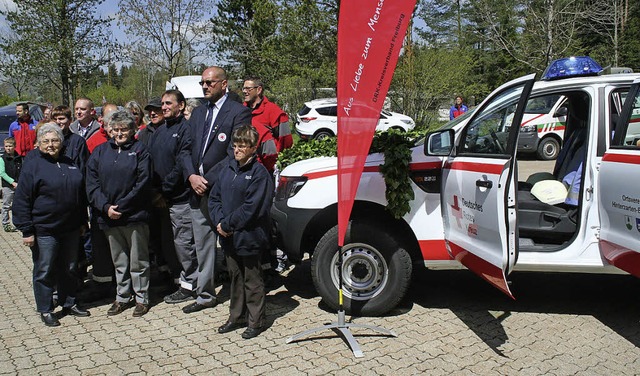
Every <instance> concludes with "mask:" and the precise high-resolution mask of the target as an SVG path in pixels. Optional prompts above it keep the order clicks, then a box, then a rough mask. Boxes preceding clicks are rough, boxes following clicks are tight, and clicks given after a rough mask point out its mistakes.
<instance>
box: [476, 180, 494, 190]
mask: <svg viewBox="0 0 640 376" xmlns="http://www.w3.org/2000/svg"><path fill="white" fill-rule="evenodd" d="M476 187H481V188H489V189H490V188H491V187H493V182H492V181H491V180H476Z"/></svg>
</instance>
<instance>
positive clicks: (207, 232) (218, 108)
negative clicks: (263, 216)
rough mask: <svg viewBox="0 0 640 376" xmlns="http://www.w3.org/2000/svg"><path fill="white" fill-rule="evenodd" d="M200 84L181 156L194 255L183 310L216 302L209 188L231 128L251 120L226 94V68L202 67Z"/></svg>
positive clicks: (227, 148)
mask: <svg viewBox="0 0 640 376" xmlns="http://www.w3.org/2000/svg"><path fill="white" fill-rule="evenodd" d="M200 85H201V86H202V92H203V93H204V97H205V99H206V100H207V104H206V105H202V106H199V107H196V108H195V109H194V110H193V112H192V113H191V118H190V119H189V124H190V130H191V132H190V136H191V147H190V153H187V154H185V155H184V160H183V166H184V169H185V176H186V177H187V178H188V181H189V184H190V186H191V190H192V194H191V201H190V205H191V219H192V226H193V237H194V240H195V246H196V255H197V258H198V278H197V284H196V294H197V296H196V301H195V303H192V304H189V305H187V306H185V307H184V308H183V309H182V310H183V311H184V312H185V313H192V312H197V311H201V310H203V309H205V308H210V307H214V306H215V305H216V304H217V301H216V293H215V285H214V265H215V260H216V240H217V234H216V232H215V226H214V225H213V224H212V222H211V218H210V217H209V210H208V208H207V202H208V198H209V191H210V190H211V187H212V186H213V184H214V183H215V179H216V176H217V175H218V174H217V172H218V171H219V167H216V165H217V164H218V162H220V161H222V160H223V159H225V158H226V157H227V156H233V148H232V147H231V135H232V134H233V131H234V130H235V129H236V128H237V127H239V126H241V125H244V124H251V111H250V110H249V109H248V108H246V107H244V106H243V105H242V104H240V103H238V102H235V101H233V100H230V99H229V98H228V95H227V72H225V70H224V69H222V68H220V67H209V68H207V69H205V71H204V72H202V81H200ZM181 292H182V294H186V293H187V292H186V291H183V290H178V291H177V292H176V293H175V294H180V293H181ZM176 298H180V296H176Z"/></svg>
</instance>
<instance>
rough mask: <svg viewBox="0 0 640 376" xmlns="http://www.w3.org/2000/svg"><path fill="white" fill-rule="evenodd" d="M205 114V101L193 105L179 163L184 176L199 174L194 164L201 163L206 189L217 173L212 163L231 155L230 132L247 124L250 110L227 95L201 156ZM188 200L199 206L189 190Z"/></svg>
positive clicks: (212, 182)
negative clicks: (184, 150)
mask: <svg viewBox="0 0 640 376" xmlns="http://www.w3.org/2000/svg"><path fill="white" fill-rule="evenodd" d="M206 117H207V106H206V105H202V106H198V107H196V108H195V109H194V110H193V112H192V113H191V117H190V118H189V124H190V125H189V129H190V130H191V132H189V135H190V140H189V145H190V148H189V150H190V153H189V154H188V155H187V156H186V158H185V161H184V163H183V166H184V177H185V180H187V179H188V178H189V176H191V175H193V174H196V175H200V173H199V172H198V168H199V167H200V164H201V163H202V167H203V171H204V174H203V176H204V178H205V179H207V182H208V185H209V189H211V187H212V186H213V184H214V182H215V180H216V176H217V173H216V169H215V166H216V165H217V164H218V163H220V162H221V161H222V160H224V159H225V158H226V157H228V156H229V157H233V148H232V145H231V135H232V134H233V131H234V130H235V129H236V128H237V127H239V126H241V125H245V124H251V110H250V109H249V108H248V107H245V106H243V105H241V104H240V103H238V102H234V101H233V100H230V99H229V98H227V99H226V100H225V101H224V103H223V104H222V107H221V108H220V111H218V115H217V116H216V118H215V120H214V127H213V129H214V130H212V134H211V137H210V139H209V143H208V145H207V147H206V150H204V156H203V144H204V142H205V140H206V139H207V137H206V134H205V130H208V127H209V124H205V120H206ZM205 127H206V128H205ZM205 197H206V196H205ZM190 204H191V207H192V208H197V207H199V205H198V196H197V195H196V193H195V192H193V191H192V195H191V202H190Z"/></svg>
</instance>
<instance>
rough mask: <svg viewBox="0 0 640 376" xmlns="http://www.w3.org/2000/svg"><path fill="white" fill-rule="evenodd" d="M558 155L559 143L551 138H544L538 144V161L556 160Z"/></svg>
mask: <svg viewBox="0 0 640 376" xmlns="http://www.w3.org/2000/svg"><path fill="white" fill-rule="evenodd" d="M559 153H560V143H559V142H558V140H556V139H555V138H553V137H546V138H543V139H542V140H540V143H539V144H538V151H537V154H538V159H542V160H543V161H550V160H552V159H556V158H557V157H558V154H559Z"/></svg>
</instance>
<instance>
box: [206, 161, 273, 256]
mask: <svg viewBox="0 0 640 376" xmlns="http://www.w3.org/2000/svg"><path fill="white" fill-rule="evenodd" d="M272 198H273V177H272V176H271V174H270V173H269V171H267V169H266V168H265V167H264V166H263V165H262V164H260V163H259V162H257V161H256V157H255V156H254V157H253V158H252V159H251V161H249V163H247V164H246V165H244V166H242V167H239V166H238V162H237V161H236V160H235V159H234V158H233V157H229V158H228V159H227V161H224V162H221V163H220V172H219V174H218V177H217V178H216V180H215V184H214V185H213V188H212V189H211V194H210V195H209V213H210V215H211V219H212V220H213V223H214V224H215V225H216V226H217V225H218V223H219V224H220V227H222V229H223V230H224V231H225V232H231V233H232V235H231V236H229V237H223V236H220V238H219V239H220V245H222V249H224V251H225V252H232V253H235V254H237V255H239V256H250V255H257V254H259V253H260V252H261V251H262V250H265V249H267V247H268V246H269V241H270V235H269V234H270V230H271V219H270V217H269V210H270V208H271V203H272Z"/></svg>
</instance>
